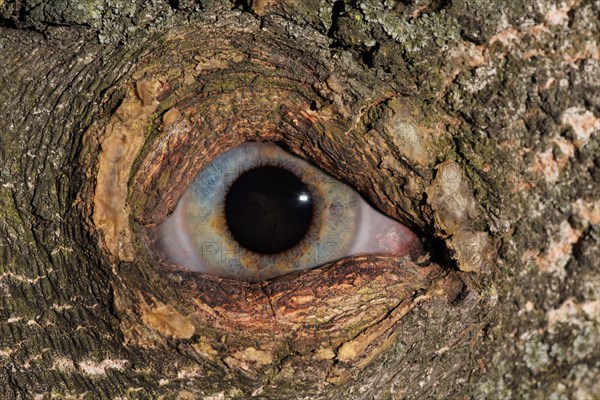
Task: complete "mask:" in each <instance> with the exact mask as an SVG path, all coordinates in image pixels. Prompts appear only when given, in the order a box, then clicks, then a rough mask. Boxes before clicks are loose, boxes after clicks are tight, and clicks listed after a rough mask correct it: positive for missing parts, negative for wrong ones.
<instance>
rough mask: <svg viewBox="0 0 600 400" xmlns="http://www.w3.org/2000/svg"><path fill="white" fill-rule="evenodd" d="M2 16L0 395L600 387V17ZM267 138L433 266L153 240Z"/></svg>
mask: <svg viewBox="0 0 600 400" xmlns="http://www.w3.org/2000/svg"><path fill="white" fill-rule="evenodd" d="M2 3H3V2H2V1H0V17H1V19H0V21H1V22H0V23H1V24H2V25H1V27H0V29H1V30H2V35H1V37H0V50H1V52H0V116H1V119H0V160H1V161H2V163H1V165H0V288H2V291H1V293H2V297H1V300H0V330H1V332H0V387H2V388H4V390H5V392H4V393H3V396H0V397H2V398H7V399H12V398H52V397H53V396H63V397H66V398H71V397H72V398H80V397H82V398H128V397H132V398H181V399H188V398H199V399H202V398H204V399H226V398H250V397H257V398H277V399H280V398H281V399H284V398H311V399H313V398H315V399H316V398H323V399H339V398H353V399H354V398H356V399H363V398H364V399H370V398H376V399H390V398H391V399H404V398H406V399H417V398H580V399H589V398H594V396H597V395H596V393H597V392H598V391H599V390H598V389H600V388H598V383H597V382H598V377H599V372H598V369H599V367H600V349H599V348H598V347H599V343H598V335H599V333H600V300H599V296H600V293H599V291H600V271H598V268H597V260H598V258H599V257H600V254H599V248H600V246H598V241H599V230H598V229H599V228H598V226H599V223H600V216H599V214H600V199H599V197H600V196H598V190H597V183H596V182H597V181H598V164H599V163H600V146H599V143H598V131H599V130H600V119H599V118H598V115H599V114H600V98H599V91H598V83H597V79H595V77H597V76H598V73H599V72H600V57H599V49H598V36H599V24H598V19H597V16H598V13H599V12H600V10H599V9H598V4H593V3H591V2H585V1H579V2H577V1H573V2H569V3H561V4H558V3H555V2H553V1H550V0H548V1H542V2H538V3H536V4H535V5H532V4H530V3H527V2H523V3H520V2H511V3H502V2H494V3H490V4H487V3H481V4H480V3H466V2H462V1H452V2H432V1H419V0H417V1H414V2H379V1H374V0H369V1H357V2H343V1H336V2H327V1H320V2H317V1H314V2H313V1H310V2H306V3H304V2H303V3H296V2H291V1H253V2H238V3H239V4H237V3H236V4H231V3H229V2H217V1H215V2H201V3H195V2H193V1H189V0H188V1H178V2H162V1H158V0H157V1H138V2H134V3H129V5H128V6H124V5H115V4H112V2H110V1H102V0H95V1H92V2H89V4H88V3H86V5H85V6H83V5H82V4H79V3H77V4H75V3H60V2H59V3H52V4H41V5H40V4H35V2H33V1H27V0H23V1H5V2H4V4H2ZM313 3H314V4H313ZM392 3H393V4H392ZM246 140H276V141H278V142H280V143H282V144H283V145H285V146H286V147H288V148H289V149H290V150H291V151H292V152H294V153H296V154H298V155H299V156H302V157H304V158H306V159H307V160H309V161H311V162H313V163H315V164H316V165H318V166H320V167H321V168H323V169H324V170H326V171H327V172H329V173H330V174H332V175H334V176H335V177H337V178H340V179H342V180H344V181H346V182H348V183H350V184H351V185H353V186H354V187H356V188H357V189H358V190H359V191H360V192H361V193H362V194H363V195H364V196H365V197H367V198H368V199H369V200H370V201H371V202H372V203H373V204H375V205H376V206H377V207H378V208H379V209H381V210H382V211H383V212H385V213H387V214H388V215H390V216H392V217H394V218H396V219H399V220H401V221H403V222H405V223H407V224H409V225H410V226H412V227H414V228H415V229H416V230H417V231H419V232H420V233H421V234H422V235H423V237H424V238H425V239H426V240H427V242H428V243H429V244H428V246H427V249H428V251H430V254H429V255H428V256H423V255H422V256H421V257H418V259H417V257H415V258H414V259H412V260H397V259H394V258H393V257H383V256H381V257H380V256H367V257H354V258H351V259H348V260H342V261H339V262H336V263H332V264H331V265H326V266H323V267H321V268H317V269H314V270H311V271H308V272H304V273H295V274H290V275H285V276H282V277H280V278H277V279H274V280H272V281H267V282H260V283H252V284H250V283H242V282H237V281H229V280H225V279H220V278H214V277H207V276H203V275H200V274H196V273H191V272H185V271H183V270H181V269H180V268H178V267H176V266H172V265H167V264H166V263H165V262H164V261H161V260H158V259H156V257H155V256H154V255H153V254H152V252H151V251H149V249H148V244H147V240H146V237H145V233H144V232H145V229H144V228H145V227H147V226H153V225H155V224H157V223H160V222H161V221H162V220H163V219H164V218H165V217H166V215H167V214H168V213H169V212H170V211H171V210H172V209H173V207H174V205H175V204H176V202H177V199H178V198H179V196H180V195H181V194H182V192H183V191H184V190H185V188H186V187H187V185H188V184H189V182H190V180H191V179H192V178H193V177H194V175H195V174H196V173H197V172H198V171H200V170H201V169H202V168H203V167H204V166H205V165H206V164H207V162H209V161H210V160H211V159H212V158H214V157H216V156H217V155H218V154H219V153H220V152H222V151H224V150H226V149H228V148H231V147H232V146H235V145H236V144H238V143H241V142H243V141H246Z"/></svg>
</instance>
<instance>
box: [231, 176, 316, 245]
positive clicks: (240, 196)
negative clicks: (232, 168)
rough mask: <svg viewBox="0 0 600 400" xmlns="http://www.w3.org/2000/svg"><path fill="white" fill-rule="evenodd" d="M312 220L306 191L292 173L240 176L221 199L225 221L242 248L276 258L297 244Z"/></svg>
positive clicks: (309, 199) (304, 186) (311, 205)
mask: <svg viewBox="0 0 600 400" xmlns="http://www.w3.org/2000/svg"><path fill="white" fill-rule="evenodd" d="M312 216H313V204H312V199H311V196H310V194H309V190H308V187H306V185H305V184H304V183H303V182H302V181H301V180H300V179H299V178H298V177H297V176H296V175H294V174H293V173H291V172H289V171H287V170H285V169H284V168H280V167H273V166H265V167H258V168H254V169H251V170H249V171H246V172H244V173H243V174H241V175H240V177H239V178H238V179H237V180H236V181H235V182H234V183H233V185H231V187H230V188H229V191H228V192H227V195H226V197H225V218H226V221H227V226H228V227H229V230H230V231H231V234H232V236H233V237H234V239H235V240H237V242H238V243H239V244H240V245H241V246H243V247H244V248H246V249H248V250H250V251H254V252H256V253H262V254H276V253H280V252H282V251H285V250H288V249H289V248H291V247H294V246H295V245H296V244H298V243H299V242H300V241H301V240H302V238H303V237H304V236H305V235H306V233H307V231H308V228H309V226H310V223H311V221H312Z"/></svg>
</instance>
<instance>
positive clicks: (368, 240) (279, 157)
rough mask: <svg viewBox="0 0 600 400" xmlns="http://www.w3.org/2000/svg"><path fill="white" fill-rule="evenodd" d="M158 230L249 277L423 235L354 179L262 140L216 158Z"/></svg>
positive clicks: (157, 234)
mask: <svg viewBox="0 0 600 400" xmlns="http://www.w3.org/2000/svg"><path fill="white" fill-rule="evenodd" d="M149 234H150V237H151V238H152V240H153V248H154V249H155V251H156V252H157V253H158V255H159V256H160V257H162V258H164V259H166V260H167V261H169V262H171V263H174V264H177V265H179V266H182V267H185V268H187V269H190V270H193V271H198V272H203V273H208V274H213V275H219V276H223V277H227V278H232V279H238V280H245V281H258V280H263V279H269V278H273V277H276V276H279V275H283V274H286V273H289V272H292V271H296V270H302V269H309V268H314V267H316V266H319V265H322V264H325V263H327V262H330V261H334V260H338V259H341V258H344V257H348V256H352V255H357V254H373V253H377V254H382V253H383V254H394V255H404V254H407V253H408V252H410V250H411V249H412V248H414V247H415V245H416V244H417V243H418V242H419V240H418V237H416V235H415V234H414V233H413V232H412V231H410V230H409V229H408V228H407V227H405V226H404V225H402V224H400V223H398V222H397V221H395V220H393V219H391V218H389V217H387V216H385V215H383V214H381V213H380V212H378V211H376V210H375V209H374V208H372V207H371V206H370V205H369V204H368V203H367V202H366V201H365V200H363V199H362V198H361V196H360V195H359V194H358V192H356V191H355V190H354V189H352V188H351V187H350V186H348V185H346V184H345V183H343V182H341V181H339V180H337V179H335V178H333V177H331V176H330V175H328V174H326V173H325V172H323V171H321V170H320V169H319V168H317V167H315V166H313V165H312V164H310V163H308V162H307V161H305V160H303V159H300V158H298V157H296V156H293V155H291V154H290V153H288V152H286V151H284V150H283V149H282V148H280V147H279V146H277V145H276V144H273V143H256V142H247V143H243V144H241V145H239V146H237V147H234V148H232V149H230V150H229V151H226V152H224V153H222V154H221V155H219V156H218V157H217V158H215V159H214V160H213V161H212V162H211V163H210V164H209V165H207V166H206V167H205V168H204V169H203V170H202V171H200V173H199V174H198V175H197V176H196V177H195V179H194V181H193V182H192V184H191V185H190V187H189V188H188V189H187V191H186V192H185V194H184V195H183V196H182V197H181V198H180V199H179V202H178V204H177V207H176V209H175V211H174V212H173V214H171V215H170V216H169V217H168V218H167V219H166V220H165V221H164V222H163V223H162V224H160V225H159V226H158V227H155V228H150V231H149Z"/></svg>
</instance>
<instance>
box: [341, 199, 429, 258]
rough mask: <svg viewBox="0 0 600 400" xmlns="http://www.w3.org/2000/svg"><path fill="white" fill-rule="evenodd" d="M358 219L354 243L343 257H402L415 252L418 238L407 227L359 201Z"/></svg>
mask: <svg viewBox="0 0 600 400" xmlns="http://www.w3.org/2000/svg"><path fill="white" fill-rule="evenodd" d="M358 206H359V207H360V213H359V214H360V219H359V222H358V224H357V226H358V232H357V233H356V241H355V242H354V244H353V245H352V247H351V248H350V250H349V251H348V253H347V254H345V256H355V255H360V254H390V255H403V254H407V255H408V254H409V253H410V252H411V251H413V250H416V248H415V247H416V246H417V245H418V244H419V243H420V241H419V238H418V236H417V235H416V234H415V233H414V232H413V231H411V230H410V229H409V228H408V227H406V226H404V225H403V224H401V223H400V222H398V221H396V220H394V219H392V218H390V217H388V216H387V215H384V214H382V213H381V211H378V210H376V209H375V208H373V207H371V205H370V204H369V203H367V202H366V201H365V200H363V199H362V198H361V199H360V200H359V205H358Z"/></svg>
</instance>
